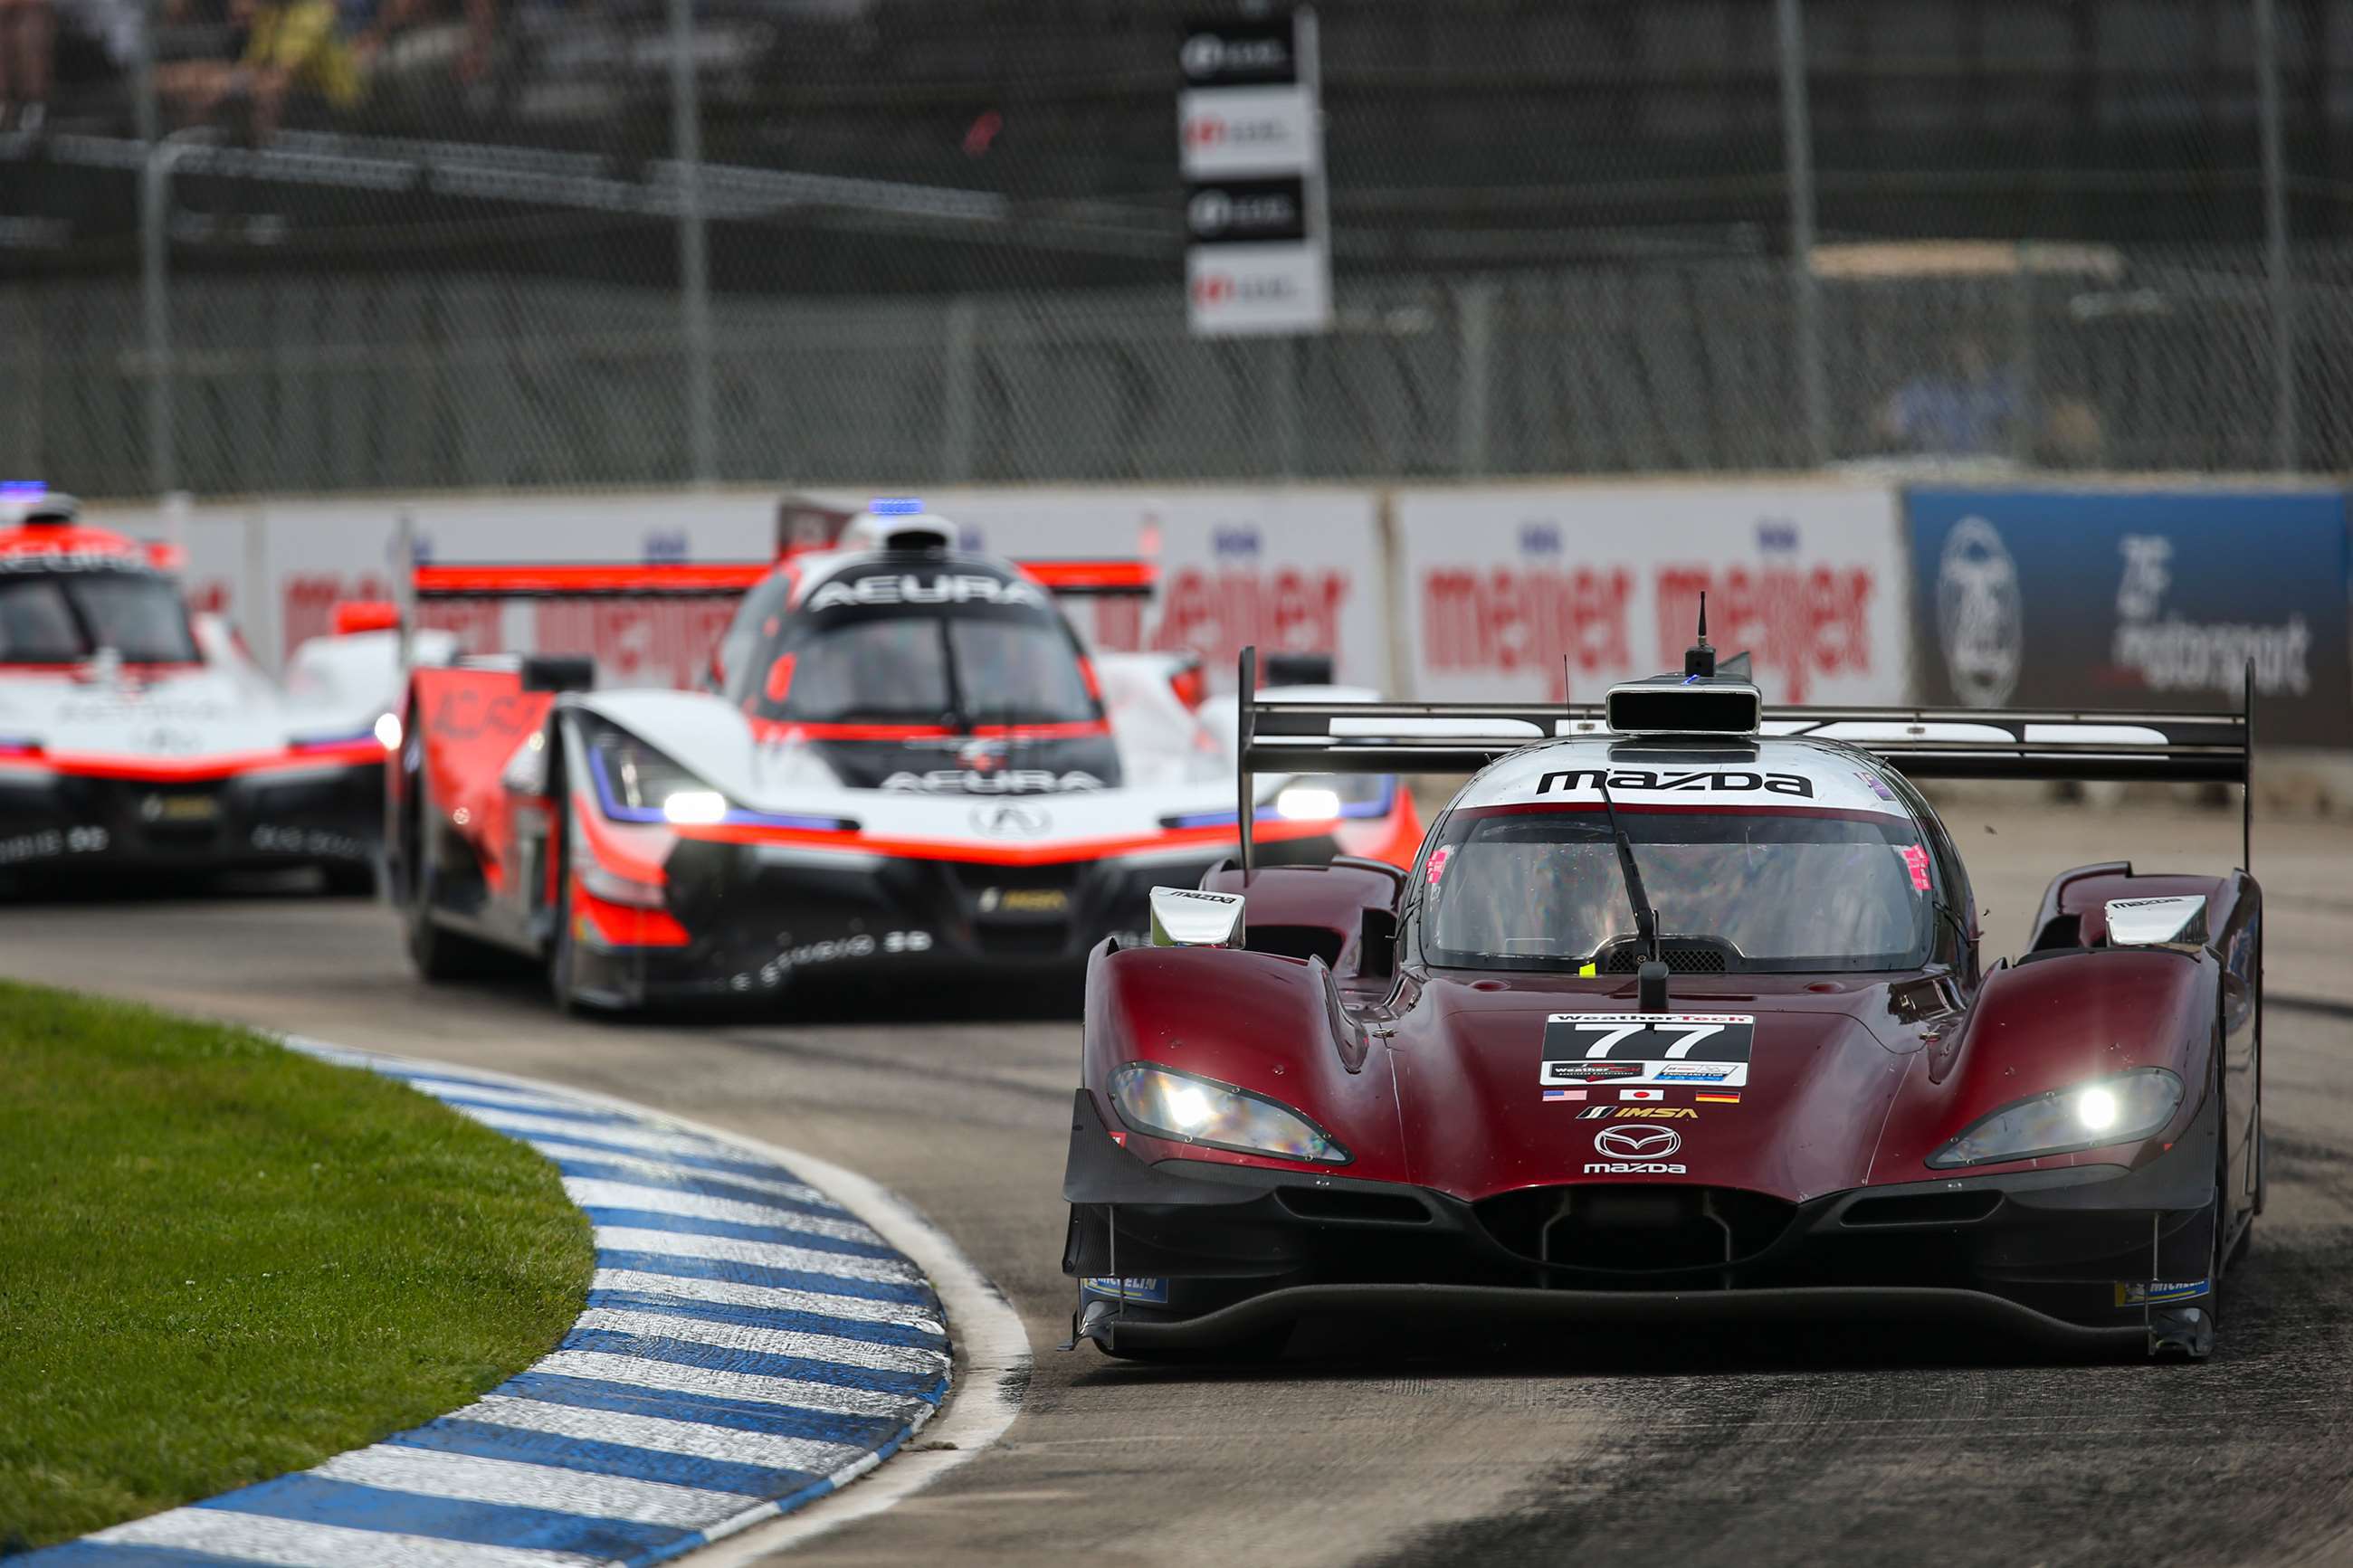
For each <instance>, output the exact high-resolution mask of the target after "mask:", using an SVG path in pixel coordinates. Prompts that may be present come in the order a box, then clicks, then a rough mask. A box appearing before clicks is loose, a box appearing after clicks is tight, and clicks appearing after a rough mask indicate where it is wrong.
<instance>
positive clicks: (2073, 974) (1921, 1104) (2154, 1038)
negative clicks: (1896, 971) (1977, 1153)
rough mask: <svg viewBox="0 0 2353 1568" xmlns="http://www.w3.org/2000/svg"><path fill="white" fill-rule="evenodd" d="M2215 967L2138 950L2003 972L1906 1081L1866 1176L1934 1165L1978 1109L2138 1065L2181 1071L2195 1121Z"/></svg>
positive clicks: (2078, 1159) (2075, 1160)
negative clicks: (1932, 1161)
mask: <svg viewBox="0 0 2353 1568" xmlns="http://www.w3.org/2000/svg"><path fill="white" fill-rule="evenodd" d="M2210 885H2211V884H2210ZM2213 973H2214V966H2213V963H2212V962H2211V960H2208V959H2203V958H2200V957H2196V956H2193V955H2190V954H2188V953H2181V952H2164V951H2138V950H2130V951H2126V950H2118V951H2113V952H2063V953H2056V954H2053V955H2052V956H2050V957H2047V958H2042V959H2038V960H2036V961H2034V962H2033V963H2025V964H2021V965H2019V966H2016V967H2013V968H2007V969H1999V970H1996V971H1995V972H1994V973H1991V974H1989V975H1988V976H1987V977H1986V983H1985V985H1984V987H1983V988H1982V989H1981V991H1980V992H1979V994H1978V1003H1977V1005H1976V1006H1975V1007H1973V1008H1971V1009H1970V1010H1969V1013H1968V1019H1967V1021H1966V1022H1965V1023H1963V1024H1962V1025H1961V1026H1960V1029H1959V1031H1958V1034H1957V1037H1956V1039H1955V1040H1953V1041H1952V1042H1950V1048H1949V1050H1947V1048H1946V1045H1945V1043H1944V1042H1940V1043H1939V1048H1938V1049H1937V1050H1936V1051H1935V1052H1933V1053H1931V1055H1930V1057H1929V1058H1928V1059H1926V1060H1925V1061H1923V1062H1922V1063H1921V1064H1920V1067H1921V1069H1922V1070H1919V1071H1916V1072H1915V1073H1913V1074H1911V1075H1910V1076H1908V1077H1907V1079H1905V1085H1904V1089H1903V1092H1902V1093H1901V1094H1900V1095H1898V1096H1897V1098H1896V1103H1895V1106H1894V1110H1893V1113H1892V1114H1891V1115H1890V1116H1889V1118H1888V1121H1887V1127H1886V1131H1885V1135H1884V1136H1883V1138H1882V1139H1881V1140H1880V1146H1879V1149H1878V1152H1877V1154H1876V1157H1875V1158H1874V1159H1873V1162H1872V1165H1871V1172H1870V1175H1869V1178H1868V1179H1869V1180H1871V1181H1873V1182H1906V1181H1919V1180H1921V1179H1923V1178H1924V1177H1927V1176H1931V1175H1934V1174H1936V1173H1935V1172H1933V1171H1931V1170H1929V1169H1928V1168H1927V1166H1926V1160H1927V1158H1928V1156H1929V1155H1931V1154H1933V1153H1935V1152H1936V1150H1938V1149H1939V1148H1941V1147H1943V1146H1944V1145H1945V1144H1946V1143H1947V1142H1950V1141H1951V1140H1952V1139H1953V1138H1955V1137H1957V1135H1959V1134H1960V1133H1961V1132H1962V1131H1965V1130H1966V1129H1967V1128H1968V1126H1969V1124H1970V1123H1971V1122H1974V1121H1977V1120H1978V1118H1980V1117H1982V1116H1985V1115H1987V1114H1989V1113H1990V1112H1992V1111H1995V1110H2000V1109H2001V1108H2002V1107H2004V1106H2007V1105H2011V1104H2015V1103H2016V1102H2018V1101H2019V1100H2025V1099H2028V1098H2030V1097H2031V1096H2034V1095H2038V1094H2042V1093H2045V1092H2048V1091H2050V1090H2052V1089H2065V1088H2067V1087H2069V1086H2070V1085H2073V1084H2080V1083H2084V1082H2085V1081H2087V1080H2089V1079H2100V1078H2107V1077H2110V1076H2112V1075H2114V1074H2116V1073H2121V1072H2125V1071H2127V1070H2129V1069H2131V1068H2147V1067H2158V1068H2166V1069H2167V1070H2168V1071H2170V1072H2172V1073H2173V1074H2174V1075H2175V1076H2177V1077H2179V1078H2180V1079H2182V1081H2183V1083H2184V1085H2185V1086H2186V1088H2187V1092H2186V1093H2185V1094H2184V1095H2183V1097H2182V1105H2181V1109H2180V1110H2179V1112H2178V1113H2177V1115H2176V1118H2175V1124H2176V1125H2177V1126H2184V1125H2187V1124H2188V1122H2189V1120H2190V1118H2191V1117H2192V1116H2193V1115H2194V1114H2195V1113H2196V1111H2197V1110H2198V1109H2199V1107H2200V1106H2201V1105H2202V1104H2203V1103H2204V1102H2205V1089H2206V1083H2205V1080H2206V1077H2207V1067H2208V1062H2209V1060H2210V1059H2211V1047H2212V1038H2213V1030H2212V1027H2211V1021H2212V1009H2213ZM2163 1146H2164V1141H2163V1139H2162V1137H2160V1138H2159V1139H2158V1141H2155V1142H2147V1143H2143V1142H2138V1141H2136V1142H2134V1143H2132V1144H2129V1145H2126V1146H2124V1147H2121V1148H2107V1149H2092V1150H2086V1151H2084V1152H2080V1153H2073V1154H2060V1155H2056V1156H2052V1157H2051V1158H2048V1159H2043V1160H2039V1161H2037V1160H2019V1161H2012V1162H2008V1163H2000V1164H1991V1165H1983V1166H1973V1167H1971V1169H1973V1170H1982V1171H2009V1170H2037V1169H2042V1168H2045V1167H2051V1166H2058V1167H2066V1166H2073V1165H2092V1164H2104V1165H2129V1164H2133V1163H2137V1160H2138V1158H2140V1157H2150V1158H2153V1157H2154V1156H2155V1155H2157V1154H2158V1153H2160V1152H2162V1150H2163Z"/></svg>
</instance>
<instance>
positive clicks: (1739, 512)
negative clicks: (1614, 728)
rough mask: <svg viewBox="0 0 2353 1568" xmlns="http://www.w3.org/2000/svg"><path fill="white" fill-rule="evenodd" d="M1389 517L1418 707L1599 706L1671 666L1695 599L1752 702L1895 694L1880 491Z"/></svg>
mask: <svg viewBox="0 0 2353 1568" xmlns="http://www.w3.org/2000/svg"><path fill="white" fill-rule="evenodd" d="M1396 518H1397V526H1398V532H1399V535H1400V544H1401V546H1402V555H1403V563H1404V571H1405V574H1406V582H1405V585H1404V586H1405V593H1404V595H1403V603H1404V605H1405V610H1406V614H1407V616H1408V618H1409V625H1408V627H1407V635H1408V639H1409V647H1410V648H1411V662H1412V677H1413V695H1414V696H1415V697H1417V698H1421V699H1425V700H1479V699H1488V700H1495V699H1505V700H1534V701H1558V700H1562V699H1563V698H1564V697H1566V698H1567V700H1570V701H1576V702H1594V701H1599V700H1600V697H1601V694H1602V692H1603V690H1604V689H1607V688H1608V687H1609V685H1610V683H1611V682H1613V681H1617V680H1621V679H1627V678H1629V677H1638V676H1645V675H1655V674H1657V673H1659V672H1660V671H1661V670H1664V669H1681V668H1683V649H1684V648H1685V647H1688V646H1690V643H1691V640H1692V633H1693V631H1694V627H1695V626H1696V624H1697V619H1698V613H1699V596H1700V594H1701V593H1702V592H1703V591H1704V592H1705V593H1706V595H1707V625H1708V636H1709V640H1710V641H1712V642H1713V643H1715V646H1716V647H1717V648H1718V649H1720V650H1721V651H1722V652H1724V653H1725V654H1726V655H1730V654H1734V653H1738V652H1740V651H1742V650H1743V649H1746V650H1747V651H1748V652H1749V653H1751V654H1752V655H1753V656H1754V657H1755V661H1756V671H1757V684H1758V685H1759V686H1760V687H1762V688H1763V689H1764V692H1765V698H1766V700H1767V701H1768V702H1777V703H1796V702H1812V703H1844V704H1877V703H1888V702H1896V701H1900V700H1902V699H1903V697H1904V695H1905V630H1904V616H1905V604H1904V599H1905V594H1904V588H1903V581H1902V578H1903V565H1902V558H1901V553H1900V551H1899V548H1898V539H1897V529H1896V512H1895V502H1894V496H1893V495H1892V494H1891V492H1890V491H1889V490H1888V489H1885V488H1883V487H1876V486H1873V487H1862V486H1853V487H1850V486H1839V485H1813V486H1806V485H1736V486H1720V485H1673V484H1643V485H1589V486H1588V485H1577V486H1567V487H1562V488H1558V489H1552V488H1537V487H1525V488H1506V487H1495V488H1489V489H1426V490H1403V491H1399V492H1398V496H1397V500H1396ZM1564 656H1566V659H1567V668H1566V671H1565V672H1564V668H1563V658H1564Z"/></svg>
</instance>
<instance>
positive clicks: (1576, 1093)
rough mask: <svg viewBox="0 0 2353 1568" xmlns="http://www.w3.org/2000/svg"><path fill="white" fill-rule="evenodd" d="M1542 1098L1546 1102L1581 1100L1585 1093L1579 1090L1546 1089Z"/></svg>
mask: <svg viewBox="0 0 2353 1568" xmlns="http://www.w3.org/2000/svg"><path fill="white" fill-rule="evenodd" d="M1544 1097H1545V1098H1546V1100H1583V1099H1584V1098H1585V1091H1584V1090H1583V1089H1546V1090H1545V1091H1544Z"/></svg>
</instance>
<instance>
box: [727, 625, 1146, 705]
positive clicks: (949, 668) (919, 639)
mask: <svg viewBox="0 0 2353 1568" xmlns="http://www.w3.org/2000/svg"><path fill="white" fill-rule="evenodd" d="M785 659H786V660H788V661H789V662H788V663H786V664H785V668H784V669H783V671H782V672H781V673H779V672H778V671H777V670H776V668H775V666H774V665H773V664H772V665H771V667H770V672H769V679H767V681H766V683H765V688H764V689H763V690H762V691H761V692H760V694H759V704H760V705H759V712H760V714H761V716H762V717H764V718H769V719H784V720H793V721H799V722H803V723H811V724H844V723H865V724H873V723H902V724H941V723H957V722H962V723H965V724H1066V723H1083V722H1088V721H1092V720H1094V719H1097V718H1099V717H1100V716H1101V715H1100V710H1098V709H1097V707H1096V705H1095V700H1094V697H1093V695H1092V693H1091V692H1090V691H1089V690H1088V689H1087V685H1086V681H1085V679H1084V678H1083V677H1082V675H1081V674H1080V671H1079V658H1078V650H1077V649H1076V648H1075V647H1072V646H1071V640H1070V637H1069V636H1068V635H1067V634H1066V633H1064V631H1063V630H1062V628H1061V627H1060V625H1058V624H1057V623H1055V622H1053V621H1050V620H1046V619H1041V618H1038V617H1035V616H1018V617H1016V616H1005V615H969V614H964V615H955V616H940V615H935V614H914V615H904V616H883V617H880V618H875V619H867V620H857V621H850V622H848V623H846V624H844V625H841V626H834V627H830V628H828V630H827V631H825V632H824V633H823V634H822V635H821V636H819V637H816V638H815V639H814V640H812V641H809V642H807V643H804V644H802V645H801V647H799V648H798V649H797V650H796V651H795V652H793V653H791V654H789V655H786V656H785ZM779 692H781V693H782V697H781V700H779V699H778V697H777V695H776V694H777V693H779Z"/></svg>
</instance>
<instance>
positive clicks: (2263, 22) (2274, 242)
mask: <svg viewBox="0 0 2353 1568" xmlns="http://www.w3.org/2000/svg"><path fill="white" fill-rule="evenodd" d="M2255 95H2256V103H2257V112H2258V113H2259V114H2260V116H2261V117H2262V121H2263V241H2264V251H2265V253H2266V254H2265V262H2266V265H2265V271H2266V273H2267V274H2268V281H2269V283H2270V286H2271V301H2272V375H2273V378H2274V379H2273V383H2272V461H2273V463H2274V466H2275V467H2277V468H2280V469H2282V470H2284V471H2286V472H2293V471H2295V466H2296V446H2297V442H2296V429H2295V422H2296V405H2295V403H2296V399H2295V278H2294V277H2293V276H2291V274H2290V272H2289V268H2288V253H2287V170H2286V167H2285V159H2284V156H2283V154H2282V152H2281V149H2280V90H2279V7H2278V0H2255Z"/></svg>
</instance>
